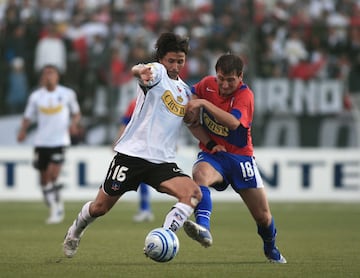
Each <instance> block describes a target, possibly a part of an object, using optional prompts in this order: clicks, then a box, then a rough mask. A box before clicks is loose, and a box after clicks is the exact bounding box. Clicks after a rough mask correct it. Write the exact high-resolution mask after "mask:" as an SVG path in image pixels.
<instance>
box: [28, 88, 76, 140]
mask: <svg viewBox="0 0 360 278" xmlns="http://www.w3.org/2000/svg"><path fill="white" fill-rule="evenodd" d="M79 112H80V108H79V104H78V101H77V97H76V94H75V92H74V91H73V90H72V89H70V88H67V87H64V86H61V85H58V86H57V87H56V88H55V90H54V91H51V92H50V91H48V90H47V89H46V88H43V87H42V88H39V89H37V90H36V91H34V92H33V93H32V94H31V95H30V97H29V100H28V103H27V105H26V108H25V112H24V117H25V118H26V119H30V120H31V121H34V122H37V127H36V135H35V140H34V145H35V146H36V147H61V146H69V145H70V133H69V126H70V123H71V115H72V114H77V113H79Z"/></svg>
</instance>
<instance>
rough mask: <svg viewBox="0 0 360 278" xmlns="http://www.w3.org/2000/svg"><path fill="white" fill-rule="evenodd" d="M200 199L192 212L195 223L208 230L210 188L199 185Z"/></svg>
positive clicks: (210, 203) (210, 207) (210, 208)
mask: <svg viewBox="0 0 360 278" xmlns="http://www.w3.org/2000/svg"><path fill="white" fill-rule="evenodd" d="M200 189H201V192H202V195H203V196H202V199H201V201H200V203H199V204H198V205H197V206H196V208H195V211H194V214H195V219H196V223H197V224H199V225H201V226H203V227H205V228H206V229H208V230H210V216H211V212H212V202H211V196H210V189H209V188H208V187H207V186H203V185H200Z"/></svg>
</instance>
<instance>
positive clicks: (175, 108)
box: [161, 90, 185, 117]
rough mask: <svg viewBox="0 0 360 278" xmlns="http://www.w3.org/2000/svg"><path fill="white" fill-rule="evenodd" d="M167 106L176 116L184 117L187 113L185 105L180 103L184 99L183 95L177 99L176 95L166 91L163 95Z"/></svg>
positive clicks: (162, 97)
mask: <svg viewBox="0 0 360 278" xmlns="http://www.w3.org/2000/svg"><path fill="white" fill-rule="evenodd" d="M161 99H162V100H163V102H164V104H165V106H166V107H167V108H168V109H169V111H170V112H171V113H173V114H175V115H176V116H179V117H184V115H185V105H183V104H180V103H179V102H178V101H180V100H181V102H182V101H183V98H182V97H177V99H176V100H175V98H174V96H173V95H172V94H171V92H170V91H168V90H167V91H165V93H164V94H163V95H162V96H161Z"/></svg>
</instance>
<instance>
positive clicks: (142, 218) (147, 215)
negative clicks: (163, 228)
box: [133, 210, 155, 223]
mask: <svg viewBox="0 0 360 278" xmlns="http://www.w3.org/2000/svg"><path fill="white" fill-rule="evenodd" d="M154 219H155V217H154V214H153V213H152V212H151V211H148V210H141V211H139V212H138V213H137V214H135V215H134V217H133V221H134V222H137V223H140V222H151V221H154Z"/></svg>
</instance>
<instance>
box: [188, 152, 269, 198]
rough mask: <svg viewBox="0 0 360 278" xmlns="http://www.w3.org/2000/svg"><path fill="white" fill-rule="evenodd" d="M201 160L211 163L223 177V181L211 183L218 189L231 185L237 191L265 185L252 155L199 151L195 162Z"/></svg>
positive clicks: (221, 189)
mask: <svg viewBox="0 0 360 278" xmlns="http://www.w3.org/2000/svg"><path fill="white" fill-rule="evenodd" d="M199 162H207V163H209V164H210V165H211V166H212V167H214V168H215V170H216V171H218V172H219V173H220V175H221V176H222V177H223V182H222V183H217V184H214V185H211V186H212V187H213V188H215V189H216V190H217V191H223V190H225V189H226V188H227V187H228V186H229V185H230V186H231V187H232V188H233V189H234V190H235V191H236V192H237V191H239V190H241V189H247V188H262V187H264V184H263V181H262V178H261V176H260V173H259V170H258V168H257V165H256V162H255V159H254V158H253V157H252V156H244V155H236V154H231V153H228V152H217V153H214V154H210V153H206V152H199V154H198V158H197V160H196V162H195V164H196V163H199Z"/></svg>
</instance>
